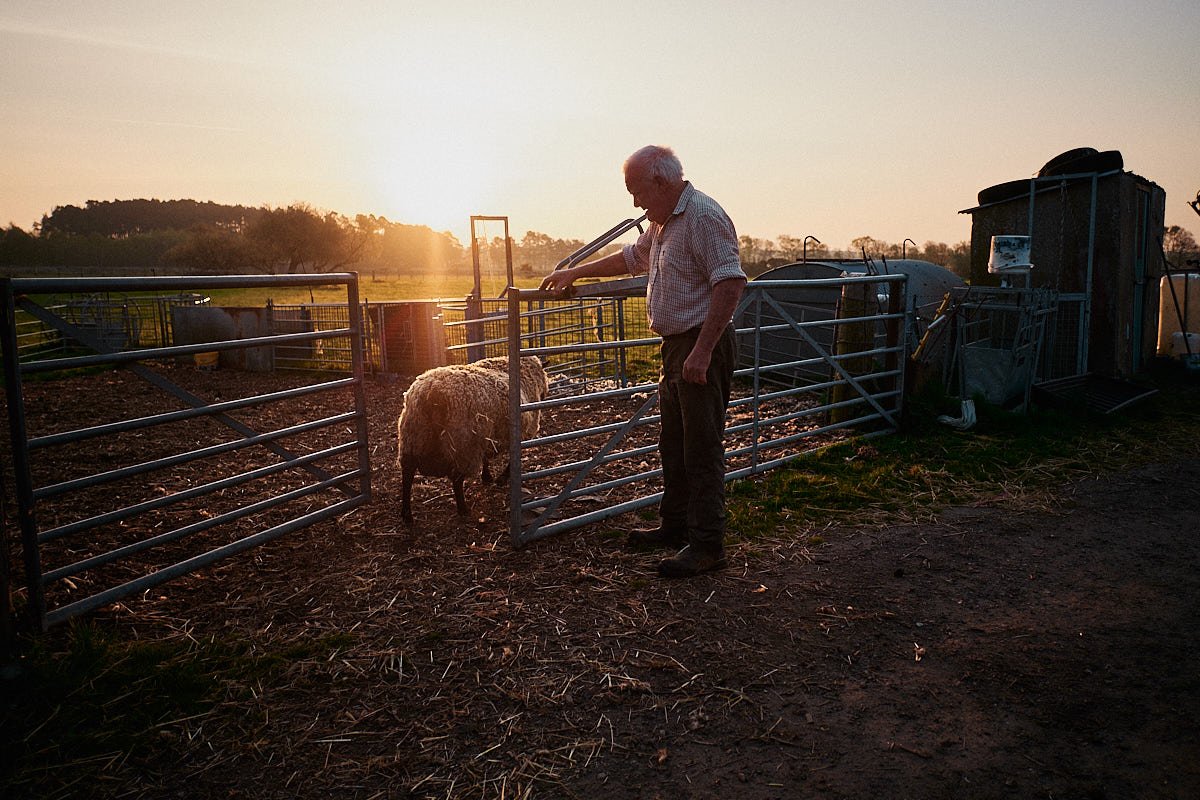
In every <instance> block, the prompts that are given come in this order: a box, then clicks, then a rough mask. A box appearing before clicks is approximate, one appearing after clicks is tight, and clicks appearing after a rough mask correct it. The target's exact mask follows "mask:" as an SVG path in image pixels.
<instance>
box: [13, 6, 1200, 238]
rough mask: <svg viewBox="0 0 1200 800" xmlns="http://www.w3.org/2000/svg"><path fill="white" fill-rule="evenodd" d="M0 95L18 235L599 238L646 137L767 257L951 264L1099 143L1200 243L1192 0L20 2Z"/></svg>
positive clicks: (1196, 25) (621, 201) (1197, 59)
mask: <svg viewBox="0 0 1200 800" xmlns="http://www.w3.org/2000/svg"><path fill="white" fill-rule="evenodd" d="M0 97H2V107H3V120H2V124H0V156H2V158H0V225H4V224H8V223H12V224H16V225H19V226H21V227H23V228H25V229H27V230H28V229H30V228H31V226H32V224H33V223H34V222H36V221H38V220H39V219H40V218H41V216H42V214H45V213H48V212H49V211H51V210H52V209H53V208H54V207H55V206H58V205H67V204H76V205H82V204H83V203H84V202H86V201H87V200H89V199H94V200H114V199H133V198H139V197H145V198H158V199H163V200H166V199H177V198H191V199H196V200H213V201H216V202H220V203H237V204H243V205H250V206H262V205H269V206H285V205H288V204H291V203H294V202H305V203H309V204H311V205H312V206H314V207H316V208H318V209H322V210H330V211H337V212H339V213H342V214H346V215H348V216H351V217H352V216H354V215H355V214H358V213H367V214H376V215H383V216H386V217H387V218H388V219H390V220H392V221H393V222H405V223H410V224H422V225H429V226H430V227H432V228H434V229H436V230H439V231H441V230H449V231H450V232H452V233H453V234H454V235H456V236H458V237H459V239H460V240H462V241H464V242H466V241H468V239H469V235H468V231H469V217H470V215H472V214H483V215H507V216H508V217H509V220H510V225H511V230H512V232H513V234H514V235H515V236H516V237H517V238H520V236H521V235H523V233H524V232H525V231H526V230H536V231H540V232H543V233H547V234H550V235H551V236H554V237H559V238H577V239H590V238H592V237H593V236H595V235H597V234H599V233H601V232H603V231H604V230H606V229H608V228H609V227H610V226H612V225H613V224H615V223H616V222H619V221H620V220H622V219H624V218H626V217H628V216H636V214H637V213H638V212H635V211H634V209H633V207H632V205H631V201H630V198H629V196H628V194H627V193H626V192H625V189H624V186H623V183H622V179H621V171H620V168H621V162H622V161H623V160H624V158H625V157H626V156H627V155H628V154H629V153H630V152H632V151H633V150H635V149H636V148H638V147H639V146H641V145H643V144H649V143H656V144H666V145H670V146H672V147H674V148H675V149H676V152H677V153H678V154H679V156H680V158H681V159H682V160H683V164H684V170H685V173H686V175H687V177H688V178H690V179H692V180H693V181H694V183H695V184H696V186H697V187H698V188H700V189H702V190H703V191H705V192H707V193H708V194H710V195H712V196H714V197H715V198H717V200H718V201H720V202H721V203H722V204H723V205H724V206H725V208H726V210H728V211H729V213H730V215H731V216H732V217H733V219H734V222H735V224H736V226H737V228H738V232H739V233H740V234H743V235H750V236H754V237H758V238H766V239H775V238H776V237H778V236H779V235H780V234H790V235H794V236H801V237H802V236H805V235H810V234H811V235H813V236H816V237H818V238H819V239H820V240H821V241H822V242H824V243H825V244H827V245H830V246H832V247H846V246H847V245H848V244H849V241H850V240H851V239H852V238H853V237H856V236H861V235H871V236H873V237H875V238H877V239H883V240H886V241H890V242H900V241H903V240H904V239H906V238H910V239H912V240H914V241H916V242H918V243H924V242H925V241H927V240H933V241H945V242H957V241H961V240H964V239H967V238H969V235H970V219H969V217H968V216H966V215H961V214H959V213H958V211H959V210H961V209H965V208H968V207H970V206H972V205H974V204H975V201H976V194H977V192H978V191H979V190H980V189H982V188H984V187H987V186H990V185H992V184H995V183H1000V182H1003V181H1009V180H1015V179H1019V178H1027V177H1029V176H1031V175H1032V174H1034V173H1035V172H1036V171H1037V170H1038V169H1039V168H1040V167H1041V166H1042V164H1043V163H1045V162H1046V161H1047V160H1049V159H1050V158H1051V157H1053V156H1055V155H1057V154H1058V153H1060V152H1062V151H1065V150H1068V149H1072V148H1075V147H1082V146H1090V147H1095V148H1097V149H1100V150H1113V149H1115V150H1120V151H1121V152H1122V154H1123V155H1124V160H1125V167H1126V169H1128V170H1130V171H1132V172H1136V173H1138V174H1140V175H1142V176H1144V177H1146V178H1148V179H1150V180H1152V181H1154V182H1156V183H1158V184H1159V185H1160V186H1162V187H1163V188H1164V189H1166V192H1167V224H1168V225H1171V224H1177V225H1182V226H1183V227H1185V228H1187V229H1189V230H1191V231H1193V232H1196V233H1197V234H1200V217H1197V216H1196V215H1195V214H1194V213H1193V212H1192V210H1191V209H1190V208H1189V207H1188V206H1187V205H1186V201H1188V200H1191V199H1194V198H1195V195H1196V191H1197V190H1198V189H1200V2H1197V0H1138V1H1137V2H1116V1H1115V0H1093V2H1087V3H1082V2H1044V0H1037V1H1036V2H1009V1H1008V0H1000V2H932V1H931V0H929V1H924V2H923V1H922V0H909V1H908V2H903V3H898V2H858V3H850V2H848V3H842V2H828V1H827V2H804V1H794V2H766V1H756V0H743V2H737V3H735V2H731V0H725V1H724V2H709V1H707V0H689V1H688V2H673V1H671V0H659V2H647V3H631V2H623V0H611V1H606V2H586V3H577V2H571V0H555V2H544V1H543V0H520V2H512V3H509V2H501V1H499V0H493V1H492V2H482V1H477V2H467V3H461V2H455V1H454V0H437V1H436V2H426V0H415V1H409V2H405V0H391V1H390V2H377V3H376V2H370V3H368V2H354V0H347V2H343V3H338V4H334V3H328V2H321V3H316V2H311V3H310V2H305V1H304V0H289V1H288V2H245V1H244V0H239V2H221V1H219V0H218V1H215V2H204V3H191V2H189V3H182V2H171V1H170V0H166V1H164V0H151V1H147V2H142V1H141V0H136V1H133V2H115V1H114V2H104V1H103V0H100V1H99V2H62V0H55V1H54V2H24V1H23V0H8V1H7V2H5V3H4V4H3V6H0ZM1015 233H1020V231H1015Z"/></svg>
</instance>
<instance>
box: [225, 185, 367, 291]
mask: <svg viewBox="0 0 1200 800" xmlns="http://www.w3.org/2000/svg"><path fill="white" fill-rule="evenodd" d="M246 237H247V238H248V239H249V240H250V242H251V244H252V245H253V247H254V248H255V249H256V250H258V251H259V252H260V253H262V255H263V261H262V262H261V268H262V269H263V271H266V272H278V271H279V270H281V269H282V270H286V272H287V273H288V274H289V275H294V274H296V273H300V272H332V271H334V270H337V269H339V268H341V267H344V266H346V265H347V264H350V263H353V262H354V260H355V259H356V258H357V257H358V255H359V253H360V252H361V251H362V250H363V247H364V245H365V244H366V240H365V238H364V235H363V233H362V231H361V230H359V229H358V228H356V227H355V226H353V225H352V224H350V222H349V220H347V219H346V218H345V217H342V216H340V215H338V214H334V213H332V212H330V213H326V214H324V215H322V214H319V213H318V212H316V211H315V210H313V208H312V207H311V206H309V205H307V204H305V203H295V204H293V205H290V206H288V207H287V208H276V209H264V211H263V213H262V214H261V215H260V216H259V217H258V218H257V219H256V220H255V221H254V222H253V223H252V224H251V225H250V226H249V227H248V228H247V229H246Z"/></svg>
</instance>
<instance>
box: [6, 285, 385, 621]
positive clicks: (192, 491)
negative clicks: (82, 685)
mask: <svg viewBox="0 0 1200 800" xmlns="http://www.w3.org/2000/svg"><path fill="white" fill-rule="evenodd" d="M289 285H290V286H298V285H335V286H340V287H342V288H343V290H344V291H345V292H346V296H347V307H348V308H349V309H351V314H350V324H349V325H348V327H346V328H344V329H339V330H334V331H318V332H300V333H285V334H271V333H258V332H254V335H245V334H246V331H245V330H241V331H236V330H231V331H228V333H227V334H226V335H224V336H217V337H216V338H212V337H208V338H206V339H205V340H203V341H195V342H192V343H186V344H161V343H154V344H149V345H147V344H145V343H144V342H143V341H142V339H141V337H140V336H137V335H133V334H134V331H133V330H132V329H130V328H129V327H128V326H127V325H125V324H124V322H122V324H121V325H117V326H105V325H103V324H87V323H88V322H95V321H96V318H95V317H84V318H82V319H81V317H80V316H79V315H78V314H72V313H68V312H70V311H71V310H72V309H74V308H78V304H77V302H76V300H75V298H78V297H80V296H83V297H94V296H96V295H99V294H110V293H113V292H155V291H160V292H161V291H178V290H182V289H184V288H188V289H206V288H227V287H239V286H289ZM0 292H2V295H3V298H2V303H0V313H2V318H0V336H2V337H3V349H4V381H5V390H6V392H5V394H6V410H7V416H8V422H9V440H10V442H9V444H10V446H9V448H8V452H9V457H10V458H11V465H12V476H13V477H12V484H11V485H12V491H13V494H14V497H13V498H11V502H12V506H13V507H14V508H15V519H16V522H17V527H18V529H19V537H20V542H21V562H22V566H23V573H24V575H23V577H24V583H25V589H24V593H23V595H24V603H25V609H26V610H27V612H28V618H29V620H30V621H31V622H32V624H33V625H35V626H36V627H39V628H45V627H48V626H51V625H55V624H58V623H61V622H64V621H66V620H68V619H70V618H72V617H74V616H77V615H79V614H83V613H86V612H88V611H90V610H94V609H96V608H99V607H101V606H104V605H108V604H111V603H113V602H115V601H118V600H121V599H123V598H126V597H129V596H131V595H137V594H139V593H143V592H145V591H147V590H148V589H150V588H152V587H154V586H157V585H158V584H161V583H163V582H165V581H168V580H171V579H172V578H176V577H178V576H180V575H183V574H186V573H188V572H191V571H193V570H196V569H199V568H201V567H204V566H208V565H211V564H214V563H216V562H217V561H219V560H221V559H223V558H225V557H228V556H231V555H234V554H236V553H239V552H242V551H244V550H246V549H248V548H251V547H254V546H255V545H258V544H261V543H263V542H266V541H269V540H271V539H274V538H276V537H278V536H282V535H284V534H287V533H290V532H292V531H295V530H297V529H299V528H301V527H305V526H308V525H312V524H314V523H317V522H320V521H322V520H328V519H333V518H335V517H338V516H340V515H343V514H345V513H347V512H349V511H350V510H352V509H354V508H357V507H358V506H360V505H363V504H364V503H366V502H367V501H368V500H369V498H370V463H369V456H368V452H367V443H366V407H365V402H364V399H363V394H362V376H363V370H362V357H361V349H360V348H357V347H355V348H354V349H353V353H352V356H353V358H352V369H351V371H350V374H349V376H346V377H338V378H333V379H328V378H327V377H321V378H319V379H318V378H314V377H313V376H312V375H308V376H295V377H294V378H293V379H286V380H282V379H280V378H278V377H276V378H272V379H265V378H264V379H261V380H259V381H257V382H256V384H255V385H254V386H253V387H246V386H245V385H243V384H241V383H239V382H235V381H230V380H229V379H228V375H227V374H226V371H223V372H222V373H214V372H208V371H207V370H205V369H203V368H201V367H200V364H201V360H200V359H201V357H203V356H205V355H207V354H209V353H223V354H247V353H251V352H254V351H262V350H269V349H271V348H273V347H277V346H289V345H293V346H294V345H296V344H298V343H307V342H314V341H321V340H322V339H325V338H331V337H346V338H347V339H348V340H349V341H351V342H358V341H360V336H359V322H358V317H357V311H358V303H357V277H356V276H354V275H352V274H348V273H337V274H328V275H320V276H241V277H224V278H182V277H177V278H94V279H66V278H63V279H7V278H6V279H2V280H0ZM181 296H186V295H181ZM106 307H111V306H106ZM189 307H190V304H189V303H187V302H185V303H182V304H178V305H176V306H175V310H177V311H180V312H181V313H182V312H183V311H186V310H187V309H188V308H189ZM18 312H20V316H21V318H24V319H28V318H32V319H36V320H38V321H39V322H40V323H41V324H43V325H44V326H46V327H47V328H49V329H53V330H55V331H57V332H58V333H59V334H60V335H61V337H62V338H63V340H64V341H69V342H71V347H70V349H69V350H67V351H65V352H57V353H50V354H48V355H49V356H58V357H47V354H46V353H42V352H33V353H31V352H30V351H29V350H28V349H24V348H22V347H21V342H20V340H19V337H20V333H19V330H20V328H19V322H18ZM120 319H121V320H126V321H127V320H128V319H130V317H129V315H128V314H125V315H123V316H122V317H121V318H120ZM173 319H174V320H175V321H176V322H178V321H179V320H180V319H181V317H180V316H174V317H173ZM113 331H116V332H119V333H121V334H122V335H121V336H119V337H114V336H113V335H111V334H112V332H113ZM80 353H82V354H80ZM22 356H25V358H22ZM212 362H213V363H214V364H215V363H216V359H213V360H212ZM118 367H120V368H123V369H115V368H118ZM65 375H74V376H77V379H78V380H79V381H82V388H81V386H80V385H79V384H78V383H77V384H76V385H75V386H74V387H73V388H72V390H71V391H73V392H76V393H78V392H85V393H87V397H85V398H84V400H85V403H84V405H83V407H80V406H78V405H74V406H72V407H71V411H70V412H69V413H58V409H59V408H60V407H61V406H62V405H63V404H64V403H65V401H66V400H67V399H68V398H65V397H63V396H62V392H63V390H59V391H58V392H56V391H54V390H53V386H54V384H55V382H56V381H57V380H60V379H62V377H63V376H65ZM42 378H49V380H48V381H41V380H39V379H42ZM31 381H34V382H37V383H38V384H40V387H39V390H38V391H37V392H34V395H35V396H36V398H37V400H36V402H34V403H32V404H30V403H27V392H28V390H29V389H30V388H31V387H30V385H29V383H30V382H31ZM47 386H48V387H51V388H50V391H42V390H41V389H42V388H45V387H47ZM246 388H250V392H249V393H243V390H244V389H246ZM72 399H75V398H72ZM89 399H90V400H91V402H86V401H87V400H89ZM6 483H7V481H6ZM5 500H6V502H8V501H10V498H8V497H6V498H5ZM4 533H5V542H4V545H5V551H6V552H5V554H6V555H7V547H8V541H7V531H5V532H4ZM6 563H7V559H6ZM7 577H8V571H7V569H5V580H6V583H7ZM4 588H5V600H6V601H7V597H8V592H7V588H8V587H7V586H5V587H4Z"/></svg>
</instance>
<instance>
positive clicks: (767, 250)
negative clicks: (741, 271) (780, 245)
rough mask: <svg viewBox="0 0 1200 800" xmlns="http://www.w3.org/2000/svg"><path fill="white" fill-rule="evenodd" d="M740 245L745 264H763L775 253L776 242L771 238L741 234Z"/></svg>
mask: <svg viewBox="0 0 1200 800" xmlns="http://www.w3.org/2000/svg"><path fill="white" fill-rule="evenodd" d="M738 247H739V250H740V251H741V253H740V255H741V259H742V263H743V264H750V265H756V264H757V265H762V264H766V263H767V260H768V259H770V258H771V256H772V255H774V254H775V243H774V242H772V241H771V240H770V239H756V238H754V237H753V236H739V237H738Z"/></svg>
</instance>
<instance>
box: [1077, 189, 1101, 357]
mask: <svg viewBox="0 0 1200 800" xmlns="http://www.w3.org/2000/svg"><path fill="white" fill-rule="evenodd" d="M1099 183H1100V176H1099V174H1093V175H1092V207H1091V210H1090V213H1089V214H1088V250H1087V286H1086V288H1085V291H1084V295H1083V330H1082V332H1081V336H1080V349H1079V367H1078V370H1077V374H1079V375H1082V374H1084V373H1085V372H1087V369H1088V349H1089V348H1088V344H1089V343H1088V339H1089V338H1090V337H1091V335H1092V269H1093V265H1094V264H1095V260H1096V192H1097V187H1098V186H1099Z"/></svg>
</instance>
